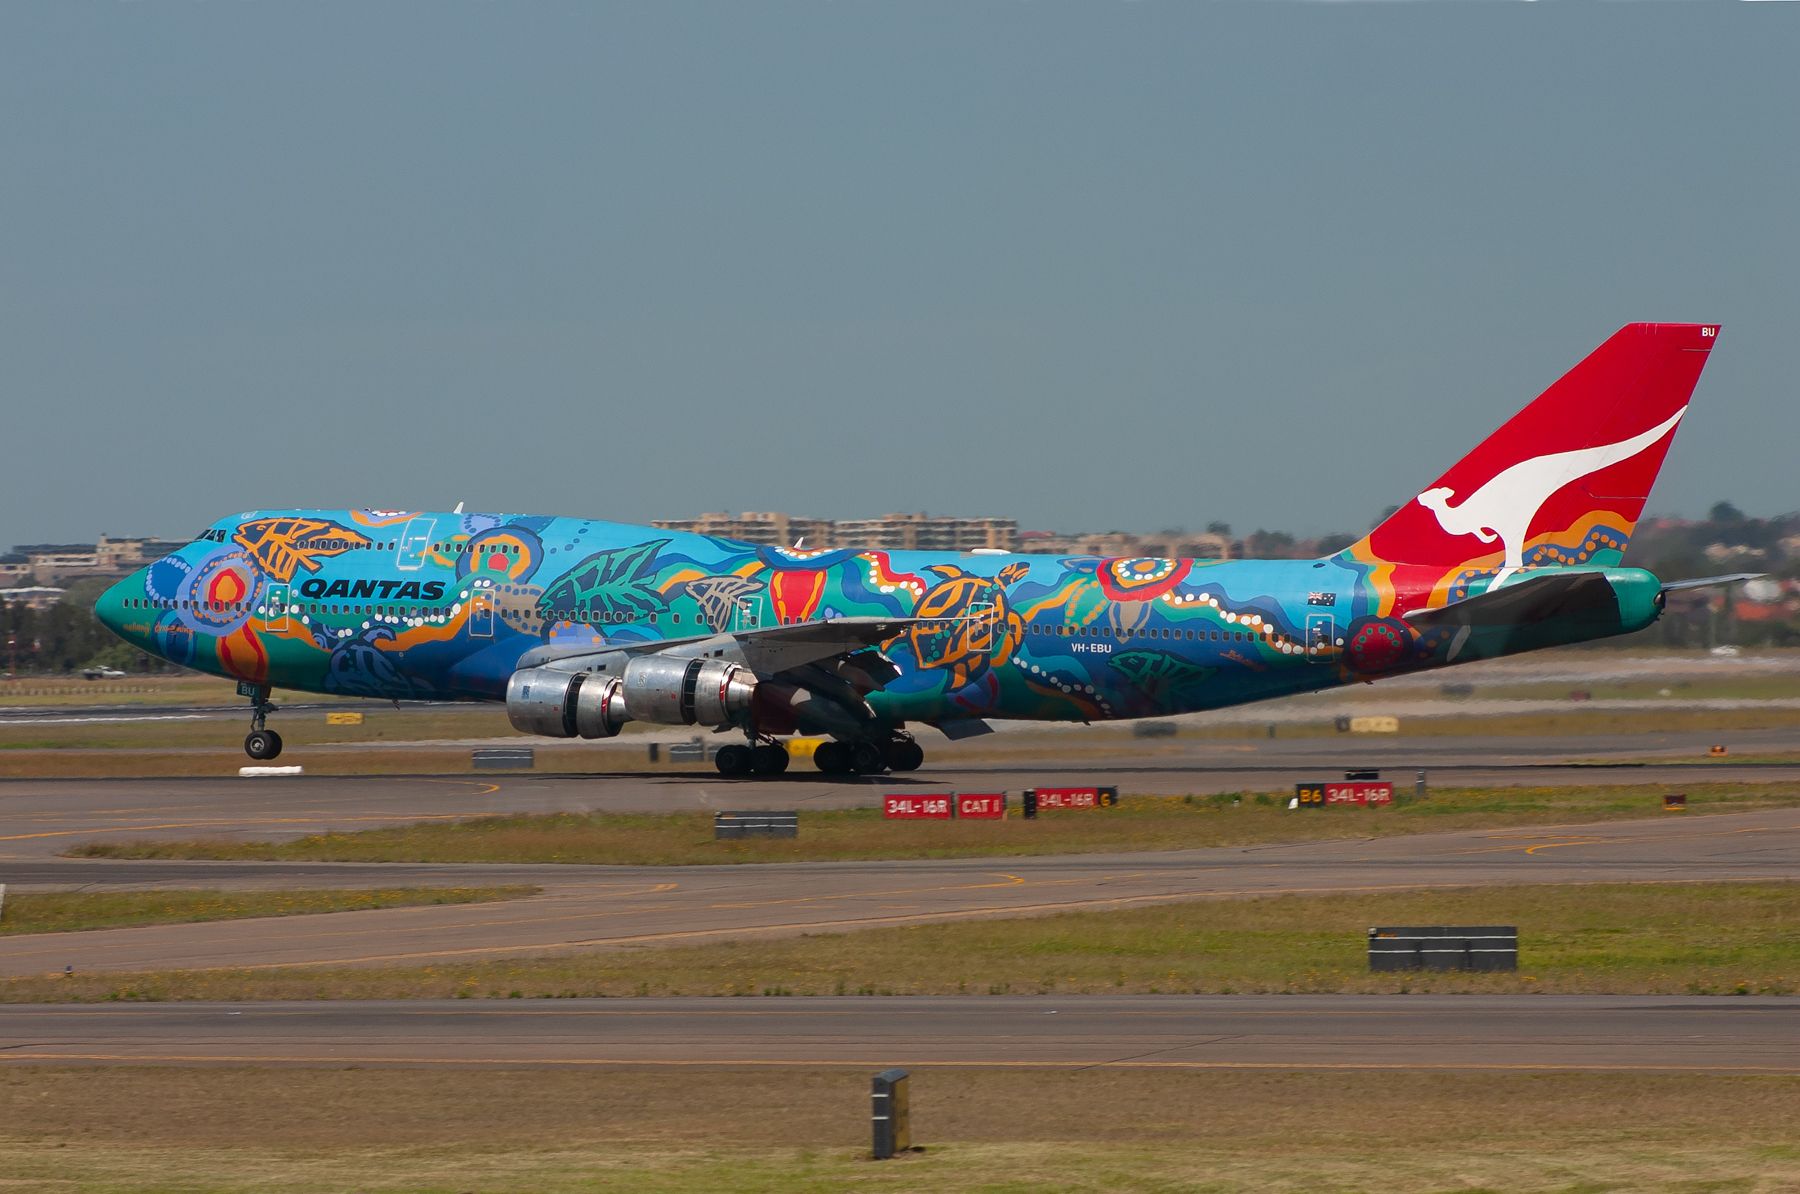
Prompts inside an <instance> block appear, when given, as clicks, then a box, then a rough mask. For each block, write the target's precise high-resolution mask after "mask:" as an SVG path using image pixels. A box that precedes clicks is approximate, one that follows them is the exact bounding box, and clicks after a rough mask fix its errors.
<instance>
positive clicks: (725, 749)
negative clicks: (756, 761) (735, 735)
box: [713, 742, 752, 775]
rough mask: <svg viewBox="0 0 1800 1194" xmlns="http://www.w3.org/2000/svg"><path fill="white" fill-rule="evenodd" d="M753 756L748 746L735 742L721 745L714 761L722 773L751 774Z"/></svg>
mask: <svg viewBox="0 0 1800 1194" xmlns="http://www.w3.org/2000/svg"><path fill="white" fill-rule="evenodd" d="M751 757H752V756H751V754H750V748H749V747H748V746H739V745H738V744H737V743H735V742H734V743H732V744H731V745H730V746H721V747H720V748H719V753H718V754H717V755H715V756H714V757H713V763H714V764H716V765H717V766H718V768H719V774H720V775H749V774H750V762H751Z"/></svg>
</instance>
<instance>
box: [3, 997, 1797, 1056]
mask: <svg viewBox="0 0 1800 1194" xmlns="http://www.w3.org/2000/svg"><path fill="white" fill-rule="evenodd" d="M0 1062H4V1064H6V1065H8V1066H15V1067H16V1066H21V1065H119V1064H124V1065H144V1064H185V1065H221V1064H256V1065H270V1064H275V1065H309V1066H321V1065H363V1066H378V1065H387V1066H421V1065H455V1066H471V1065H473V1066H606V1065H694V1066H702V1065H703V1066H745V1065H833V1066H838V1065H841V1066H855V1067H859V1068H863V1069H869V1070H877V1069H882V1068H885V1067H888V1066H896V1065H898V1066H909V1067H918V1066H934V1065H966V1066H1055V1067H1080V1068H1089V1067H1117V1068H1157V1069H1163V1068H1177V1069H1212V1068H1252V1067H1256V1068H1261V1067H1278V1068H1282V1069H1390V1068H1392V1069H1398V1068H1413V1069H1416V1068H1426V1069H1454V1070H1571V1069H1598V1070H1615V1069H1616V1070H1662V1071H1735V1072H1744V1073H1760V1074H1792V1073H1800V1000H1791V999H1779V998H1769V997H1741V998H1717V997H1715V998H1705V997H1671V996H1599V995H1461V996H1458V995H1448V996H1441V995H1440V996H1426V995H1399V996H1381V995H1273V996H1234V995H1201V996H1168V995H1164V996H1158V995H1133V996H1098V995H1083V996H1073V997H1069V996H1065V997H1056V996H1010V997H1009V996H960V997H959V996H949V997H926V998H892V997H890V998H857V997H854V996H851V997H835V998H834V997H821V998H812V999H806V998H794V997H789V998H744V999H617V1000H613V999H606V1000H589V999H575V1000H557V1001H555V1002H553V1003H546V1002H533V1003H530V1004H521V1003H514V1002H511V1001H467V1002H463V1001H455V1002H452V1001H439V1002H431V1003H419V1002H408V1001H393V1002H388V1001H383V1002H361V1001H343V1002H317V1003H261V1004H258V1003H246V1004H217V1003H214V1004H137V1005H118V1004H113V1005H85V1006H69V1005H34V1006H22V1007H9V1008H8V1009H7V1011H6V1015H5V1016H4V1017H0Z"/></svg>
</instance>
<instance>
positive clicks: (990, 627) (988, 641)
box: [966, 601, 994, 653]
mask: <svg viewBox="0 0 1800 1194" xmlns="http://www.w3.org/2000/svg"><path fill="white" fill-rule="evenodd" d="M966 617H967V618H968V620H969V650H971V651H977V652H982V653H986V652H988V651H992V650H993V649H994V603H993V602H992V601H977V602H974V603H973V604H971V605H970V606H969V612H968V614H967V615H966Z"/></svg>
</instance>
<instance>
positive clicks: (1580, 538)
mask: <svg viewBox="0 0 1800 1194" xmlns="http://www.w3.org/2000/svg"><path fill="white" fill-rule="evenodd" d="M1718 333H1719V329H1718V325H1716V324H1698V323H1633V324H1628V325H1627V326H1625V327H1623V328H1620V329H1619V331H1618V332H1617V333H1615V334H1614V335H1613V336H1612V338H1611V339H1609V340H1607V341H1606V343H1604V344H1602V345H1601V346H1600V347H1599V348H1596V349H1595V350H1594V351H1593V352H1592V353H1591V354H1589V356H1588V357H1587V359H1586V360H1584V361H1582V362H1581V363H1580V364H1579V365H1577V366H1575V367H1574V368H1573V369H1571V370H1569V372H1567V373H1566V374H1564V375H1563V376H1562V378H1561V379H1560V380H1558V381H1557V383H1556V384H1555V385H1553V386H1551V387H1550V388H1549V389H1547V390H1545V391H1544V392H1543V393H1542V394H1541V395H1539V396H1538V398H1537V400H1536V401H1535V402H1533V403H1532V404H1531V405H1530V406H1527V407H1526V408H1525V409H1524V410H1522V411H1520V412H1519V413H1518V414H1516V415H1514V416H1513V417H1512V419H1511V420H1509V421H1508V422H1507V423H1506V425H1505V426H1503V427H1501V428H1500V430H1498V431H1496V432H1494V434H1492V435H1490V436H1488V437H1487V438H1486V439H1485V440H1483V441H1482V442H1481V443H1480V445H1479V446H1477V447H1476V449H1475V450H1474V451H1473V452H1470V453H1469V454H1468V455H1467V456H1465V457H1463V458H1462V459H1461V460H1460V461H1458V462H1457V463H1456V464H1455V465H1454V466H1453V467H1452V468H1451V469H1450V471H1449V472H1447V473H1445V474H1444V475H1443V476H1441V477H1439V478H1438V479H1437V480H1436V481H1435V482H1433V483H1432V484H1431V485H1430V486H1428V487H1427V488H1426V489H1425V491H1424V492H1423V493H1420V494H1419V495H1418V496H1417V497H1415V498H1413V499H1412V500H1410V501H1408V502H1407V503H1406V504H1405V505H1403V506H1401V507H1400V509H1399V510H1397V511H1395V513H1394V514H1393V515H1392V516H1390V517H1389V518H1388V519H1387V520H1386V521H1385V522H1383V523H1382V524H1381V525H1380V526H1378V527H1376V528H1375V529H1374V530H1373V531H1372V532H1370V533H1369V535H1368V537H1367V538H1365V539H1363V540H1362V541H1361V542H1360V543H1358V544H1356V545H1355V546H1353V547H1350V548H1348V549H1346V551H1345V553H1344V554H1345V556H1346V557H1349V558H1353V559H1355V560H1357V561H1361V562H1363V563H1379V564H1385V565H1389V566H1391V567H1396V568H1402V569H1404V570H1405V571H1407V572H1409V573H1412V572H1413V568H1412V567H1409V566H1417V567H1418V568H1420V569H1423V570H1427V571H1424V572H1419V573H1413V575H1412V576H1411V577H1409V578H1408V579H1409V580H1411V581H1412V582H1413V584H1417V583H1419V582H1425V583H1426V584H1427V586H1428V587H1429V588H1431V589H1434V590H1441V589H1442V588H1444V587H1445V586H1453V585H1456V584H1457V583H1458V581H1459V580H1461V581H1466V580H1468V579H1473V578H1475V577H1477V576H1480V575H1483V574H1487V575H1493V574H1495V573H1498V574H1499V575H1498V577H1497V578H1496V582H1497V581H1498V580H1499V579H1504V578H1505V577H1506V576H1507V575H1510V574H1511V572H1512V571H1514V570H1515V569H1518V568H1522V567H1543V566H1549V565H1562V566H1569V565H1583V564H1593V565H1598V566H1613V565H1617V564H1618V563H1619V560H1620V557H1621V556H1622V555H1623V554H1624V551H1625V547H1626V544H1628V543H1629V542H1630V540H1631V533H1632V531H1633V530H1634V529H1635V528H1636V526H1637V520H1638V516H1639V515H1640V514H1642V513H1643V509H1644V502H1645V500H1646V499H1647V498H1648V497H1649V496H1650V487H1651V485H1652V484H1654V483H1655V481H1656V474H1657V471H1658V470H1659V469H1660V468H1661V467H1662V462H1663V456H1664V455H1665V454H1666V453H1667V452H1668V450H1669V444H1670V442H1671V441H1672V440H1673V439H1674V436H1675V430H1676V428H1677V427H1678V426H1679V424H1680V422H1681V417H1682V415H1683V414H1685V413H1686V412H1687V404H1688V397H1689V396H1690V395H1691V394H1692V393H1693V391H1694V384H1695V383H1696V382H1697V381H1698V380H1699V378H1700V370H1701V369H1702V368H1704V367H1705V365H1706V359H1707V354H1708V353H1709V352H1710V351H1711V350H1712V346H1713V345H1714V344H1715V343H1717V338H1718ZM1395 579H1396V580H1398V579H1400V578H1398V577H1396V578H1395ZM1405 587H1409V588H1410V587H1413V585H1412V584H1409V585H1407V586H1405Z"/></svg>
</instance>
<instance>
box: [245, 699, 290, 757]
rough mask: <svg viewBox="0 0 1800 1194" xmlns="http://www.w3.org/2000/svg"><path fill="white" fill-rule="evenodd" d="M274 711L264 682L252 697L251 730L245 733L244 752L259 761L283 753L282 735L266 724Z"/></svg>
mask: <svg viewBox="0 0 1800 1194" xmlns="http://www.w3.org/2000/svg"><path fill="white" fill-rule="evenodd" d="M240 691H241V689H240ZM274 712H277V710H276V708H275V706H274V705H271V704H270V703H269V686H268V685H267V684H264V685H263V686H262V687H260V688H258V689H257V690H256V692H255V694H254V695H253V696H251V698H250V732H249V733H248V734H246V735H244V753H245V754H247V755H249V756H250V757H251V758H253V759H255V760H256V761H257V762H259V763H260V762H264V761H266V760H269V759H272V758H274V757H275V756H276V755H278V754H280V753H281V735H280V734H277V733H276V732H275V731H274V730H271V729H268V728H266V727H265V725H264V722H265V720H266V719H267V718H268V716H269V714H271V713H274Z"/></svg>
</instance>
